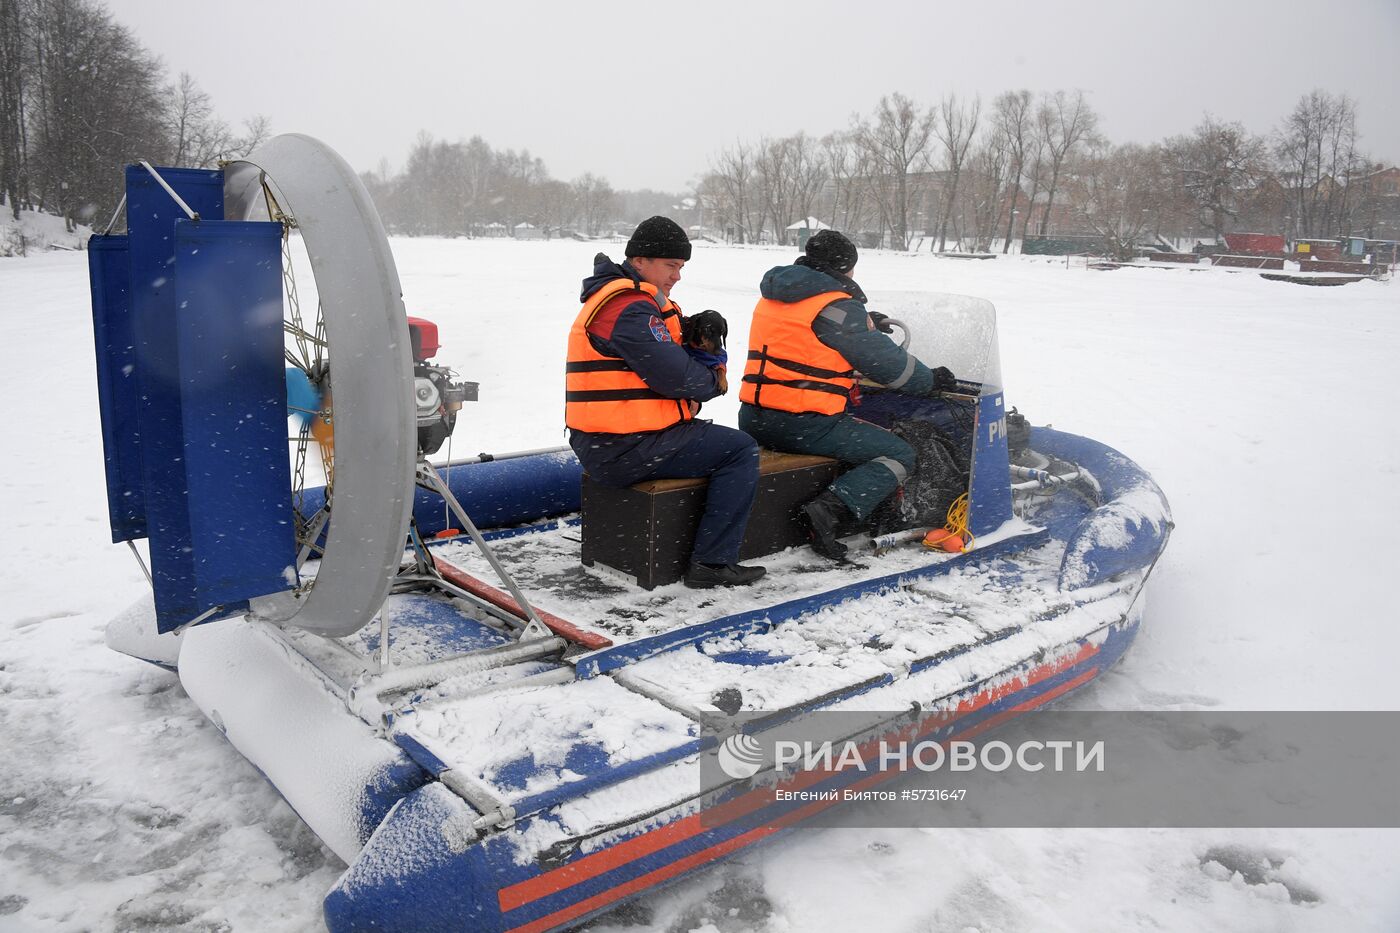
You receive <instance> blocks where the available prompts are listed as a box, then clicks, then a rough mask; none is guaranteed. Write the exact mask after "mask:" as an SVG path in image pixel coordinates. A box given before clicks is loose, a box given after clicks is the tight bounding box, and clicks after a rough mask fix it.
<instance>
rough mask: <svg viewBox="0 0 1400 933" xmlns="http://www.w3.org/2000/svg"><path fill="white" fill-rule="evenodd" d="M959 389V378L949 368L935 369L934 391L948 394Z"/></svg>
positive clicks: (937, 367)
mask: <svg viewBox="0 0 1400 933" xmlns="http://www.w3.org/2000/svg"><path fill="white" fill-rule="evenodd" d="M957 387H958V377H957V376H954V375H953V371H952V370H951V369H949V368H948V367H947V366H935V367H934V368H933V391H935V392H948V391H951V390H953V389H956V388H957Z"/></svg>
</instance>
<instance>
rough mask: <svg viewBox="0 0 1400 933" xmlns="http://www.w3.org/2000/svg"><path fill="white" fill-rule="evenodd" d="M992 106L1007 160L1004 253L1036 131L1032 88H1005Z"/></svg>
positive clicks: (1008, 244)
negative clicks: (1018, 89) (1007, 192)
mask: <svg viewBox="0 0 1400 933" xmlns="http://www.w3.org/2000/svg"><path fill="white" fill-rule="evenodd" d="M995 106H996V116H995V117H994V121H995V126H996V129H997V132H998V133H1000V134H1001V135H1002V137H1003V138H1004V139H1005V140H1006V151H1007V158H1008V159H1009V160H1010V166H1009V171H1010V175H1009V186H1010V193H1011V205H1010V207H1008V208H1007V210H1006V233H1005V234H1003V235H1002V242H1001V251H1002V252H1003V253H1005V252H1007V251H1009V250H1010V249H1011V233H1012V230H1011V226H1012V224H1013V223H1014V222H1015V220H1016V210H1017V203H1018V201H1017V198H1018V197H1019V196H1020V194H1021V175H1022V173H1023V172H1024V171H1025V167H1026V155H1027V150H1028V148H1029V147H1030V146H1031V145H1032V138H1033V136H1034V134H1035V116H1034V114H1033V113H1032V111H1031V92H1030V91H1026V90H1021V91H1007V92H1006V93H1004V94H1002V95H1000V96H999V97H997V100H996V105H995ZM1027 213H1029V205H1027ZM1027 220H1029V217H1027Z"/></svg>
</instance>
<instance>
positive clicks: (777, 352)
mask: <svg viewBox="0 0 1400 933" xmlns="http://www.w3.org/2000/svg"><path fill="white" fill-rule="evenodd" d="M849 297H851V296H850V295H848V294H846V293H845V292H822V293H821V294H820V295H813V296H812V297H811V298H804V299H803V300H802V301H798V302H794V303H792V304H788V303H786V302H782V301H774V300H772V299H771V298H760V299H759V300H758V304H757V305H756V306H754V309H753V324H752V325H751V326H750V327H749V358H748V363H747V364H746V365H745V367H744V384H743V386H742V387H741V388H740V389H739V400H740V401H744V402H748V403H749V404H750V405H757V406H758V407H759V408H776V409H779V410H781V411H791V412H817V413H819V414H823V415H838V414H840V413H841V412H843V411H845V410H846V398H847V394H848V393H849V392H850V391H851V386H853V385H855V382H856V380H855V372H854V370H852V369H851V364H850V363H848V362H847V361H846V358H845V357H844V356H842V355H841V354H840V353H837V352H836V351H835V350H833V349H831V347H828V346H827V345H826V344H824V343H822V342H821V341H820V340H818V339H817V335H816V334H814V333H813V332H812V322H813V321H815V320H816V319H817V315H818V314H821V312H822V309H823V308H825V307H826V306H827V305H829V304H831V303H832V302H833V301H839V300H841V299H842V298H849Z"/></svg>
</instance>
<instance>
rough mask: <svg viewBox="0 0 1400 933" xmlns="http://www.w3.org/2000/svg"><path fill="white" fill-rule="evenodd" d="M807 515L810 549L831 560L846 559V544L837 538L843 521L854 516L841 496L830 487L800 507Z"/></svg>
mask: <svg viewBox="0 0 1400 933" xmlns="http://www.w3.org/2000/svg"><path fill="white" fill-rule="evenodd" d="M802 514H803V515H805V516H806V517H807V537H808V538H810V539H811V540H812V550H814V551H816V552H817V553H818V554H820V555H821V556H822V557H827V558H830V559H831V560H845V559H846V545H844V544H842V543H841V541H840V539H838V538H837V532H838V531H839V530H840V528H841V525H842V523H843V522H847V521H850V520H852V519H854V518H855V516H854V515H852V514H851V510H850V509H848V508H846V503H844V502H842V501H841V497H840V496H838V495H836V493H834V492H832V491H831V490H830V489H828V490H826V491H825V492H823V493H822V494H821V495H820V496H817V497H816V498H815V499H813V500H812V501H811V502H808V503H807V504H806V505H804V506H803V507H802Z"/></svg>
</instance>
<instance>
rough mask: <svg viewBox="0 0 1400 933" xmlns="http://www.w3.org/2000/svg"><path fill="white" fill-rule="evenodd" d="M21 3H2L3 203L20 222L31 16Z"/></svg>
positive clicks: (0, 123)
mask: <svg viewBox="0 0 1400 933" xmlns="http://www.w3.org/2000/svg"><path fill="white" fill-rule="evenodd" d="M20 5H21V0H0V200H4V199H8V201H9V204H10V210H11V211H12V212H13V214H14V216H15V218H16V219H18V218H19V212H20V208H21V207H26V206H28V192H27V190H26V189H27V188H28V184H27V182H26V179H25V170H24V157H25V152H24V148H25V147H24V92H25V83H26V81H25V78H26V74H27V72H28V70H29V69H28V65H27V62H26V57H25V54H24V51H25V45H26V42H25V39H26V33H27V28H28V25H29V23H28V19H29V18H28V17H27V16H23V15H21V11H20Z"/></svg>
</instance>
